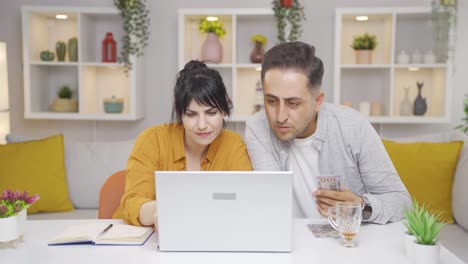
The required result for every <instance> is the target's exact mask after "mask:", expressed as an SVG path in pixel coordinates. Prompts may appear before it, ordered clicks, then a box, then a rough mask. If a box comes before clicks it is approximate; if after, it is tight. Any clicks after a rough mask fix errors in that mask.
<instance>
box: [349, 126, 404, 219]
mask: <svg viewBox="0 0 468 264" xmlns="http://www.w3.org/2000/svg"><path fill="white" fill-rule="evenodd" d="M362 123H363V124H362V125H361V130H360V134H359V135H358V138H357V142H358V145H357V148H356V151H358V152H357V153H353V155H354V154H355V155H356V158H357V162H358V167H359V172H360V174H361V178H362V181H363V183H364V188H365V189H366V190H367V193H365V194H364V195H363V197H364V198H365V199H366V200H367V201H368V202H369V203H370V205H371V207H372V215H371V217H370V218H369V219H368V221H369V222H374V223H378V224H385V223H387V222H396V221H399V220H401V219H403V217H404V212H405V210H406V209H407V208H408V207H409V206H411V204H412V202H411V196H410V195H409V193H408V191H407V190H406V187H405V185H404V184H403V182H402V181H401V179H400V176H399V175H398V173H397V171H396V169H395V167H394V166H393V163H392V161H391V160H390V157H389V156H388V154H387V151H386V150H385V147H384V145H383V143H382V140H381V139H380V137H379V135H378V134H377V132H376V131H375V130H374V128H373V127H372V125H371V124H370V123H369V122H367V121H365V122H362Z"/></svg>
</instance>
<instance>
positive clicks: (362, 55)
mask: <svg viewBox="0 0 468 264" xmlns="http://www.w3.org/2000/svg"><path fill="white" fill-rule="evenodd" d="M355 51H356V63H357V64H371V63H372V50H355Z"/></svg>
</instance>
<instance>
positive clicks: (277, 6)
mask: <svg viewBox="0 0 468 264" xmlns="http://www.w3.org/2000/svg"><path fill="white" fill-rule="evenodd" d="M272 6H273V8H272V9H273V12H274V13H275V19H276V27H277V30H278V41H279V42H280V43H284V42H290V41H297V40H298V39H299V38H300V37H301V34H302V29H301V27H302V25H301V22H302V20H305V14H304V7H302V5H301V4H300V3H299V0H273V2H272Z"/></svg>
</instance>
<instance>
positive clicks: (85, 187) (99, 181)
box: [6, 134, 134, 220]
mask: <svg viewBox="0 0 468 264" xmlns="http://www.w3.org/2000/svg"><path fill="white" fill-rule="evenodd" d="M6 139H7V142H8V143H12V142H21V141H27V140H31V138H24V137H19V136H16V135H12V134H10V135H8V136H7V138H6ZM133 144H134V140H127V141H112V142H79V141H71V140H67V139H66V138H65V140H64V143H63V146H64V161H65V172H66V180H67V184H68V197H69V199H70V201H71V202H72V204H73V207H74V208H75V209H74V210H73V211H67V212H51V213H38V214H29V215H28V219H30V220H44V219H97V218H98V204H99V191H100V188H101V186H102V185H103V183H104V182H105V180H106V179H107V178H108V177H109V176H111V175H112V174H114V173H115V172H117V171H120V170H123V169H125V168H126V166H127V160H128V156H129V155H130V152H131V150H132V148H133Z"/></svg>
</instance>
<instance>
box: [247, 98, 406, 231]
mask: <svg viewBox="0 0 468 264" xmlns="http://www.w3.org/2000/svg"><path fill="white" fill-rule="evenodd" d="M312 138H313V144H314V146H315V147H316V148H317V149H318V151H319V170H320V172H321V174H323V175H343V177H344V182H345V186H346V188H348V189H350V190H351V191H352V192H354V193H355V194H357V195H360V196H363V197H365V198H366V200H367V201H368V202H369V203H370V204H371V206H372V216H371V217H370V218H369V219H368V221H369V222H374V223H379V224H385V223H387V222H395V221H399V220H401V219H402V218H403V216H404V211H405V209H406V208H408V207H409V206H411V197H410V195H409V193H408V191H407V190H406V188H405V186H404V184H403V183H402V181H401V179H400V177H399V176H398V173H397V172H396V170H395V167H394V166H393V164H392V162H391V160H390V158H389V156H388V154H387V152H386V150H385V148H384V146H383V143H382V141H381V139H380V137H379V135H378V134H377V133H376V131H375V130H374V128H373V127H372V125H371V124H370V123H369V121H367V119H366V118H365V117H364V116H363V115H362V114H360V113H359V112H357V111H356V110H354V109H352V108H349V107H345V106H341V105H334V104H328V103H324V104H323V105H322V106H321V107H320V110H319V113H318V121H317V128H316V131H315V133H314V134H313V135H312ZM245 143H246V145H247V150H248V152H249V156H250V160H251V162H252V166H253V168H254V169H255V170H262V171H287V170H288V169H289V168H288V158H289V154H290V142H289V141H281V140H279V139H278V137H276V135H275V133H274V131H273V130H271V129H270V127H269V125H268V120H267V118H266V116H265V112H263V111H262V112H259V113H257V114H255V115H254V116H252V117H251V118H250V119H249V120H248V121H247V123H246V129H245ZM311 195H312V194H311Z"/></svg>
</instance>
